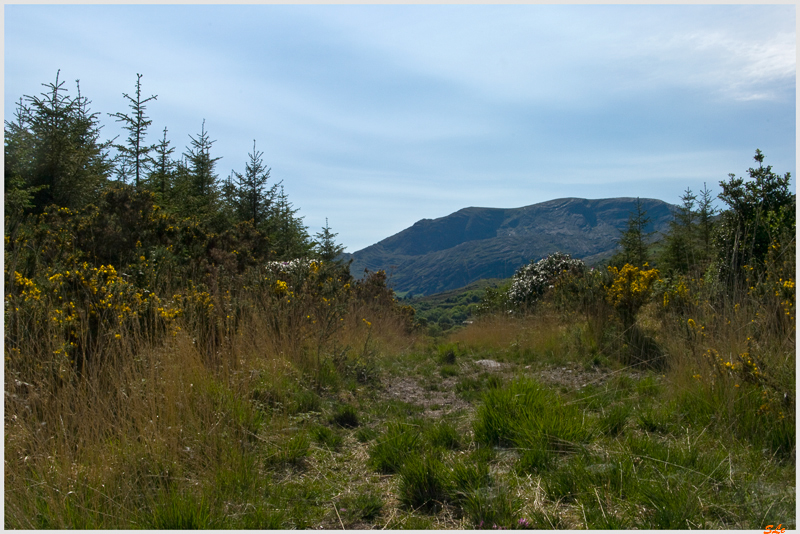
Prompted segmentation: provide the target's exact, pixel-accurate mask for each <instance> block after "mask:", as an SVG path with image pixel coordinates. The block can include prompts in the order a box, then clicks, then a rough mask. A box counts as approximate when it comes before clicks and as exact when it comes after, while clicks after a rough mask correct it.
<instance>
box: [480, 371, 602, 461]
mask: <svg viewBox="0 0 800 534" xmlns="http://www.w3.org/2000/svg"><path fill="white" fill-rule="evenodd" d="M473 427H474V431H475V439H476V440H477V441H478V442H480V443H484V444H487V445H500V446H516V447H519V448H523V449H524V448H531V447H534V446H537V445H538V444H546V445H547V447H548V448H551V449H554V450H561V451H569V450H573V449H574V447H575V446H576V445H577V444H579V443H582V442H585V441H587V440H588V439H589V437H590V436H591V432H590V431H589V429H588V428H587V427H586V426H585V424H584V418H583V417H582V414H581V413H580V410H579V409H578V408H577V407H576V406H575V405H569V404H564V403H563V402H562V401H561V399H560V398H559V396H558V394H557V393H555V392H554V391H552V390H549V389H547V388H545V387H542V386H540V385H539V384H537V383H536V382H534V381H530V380H525V379H519V380H515V381H514V382H512V383H511V384H510V385H508V386H507V387H504V388H499V389H492V390H489V391H488V392H486V394H484V397H483V404H482V405H481V406H480V407H479V408H478V411H477V415H476V419H475V422H474V424H473Z"/></svg>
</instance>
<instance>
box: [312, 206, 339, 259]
mask: <svg viewBox="0 0 800 534" xmlns="http://www.w3.org/2000/svg"><path fill="white" fill-rule="evenodd" d="M337 235H339V234H336V233H333V232H331V227H330V226H329V225H328V218H327V217H325V226H324V227H323V228H322V231H321V232H318V233H317V234H316V238H317V241H316V243H315V248H316V253H317V256H318V257H319V259H321V260H322V261H328V262H336V263H338V261H336V258H338V257H339V256H340V255H341V254H342V252H344V247H343V246H342V245H339V244H337V243H336V241H335V238H336V236H337Z"/></svg>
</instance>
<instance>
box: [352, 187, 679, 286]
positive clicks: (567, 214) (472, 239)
mask: <svg viewBox="0 0 800 534" xmlns="http://www.w3.org/2000/svg"><path fill="white" fill-rule="evenodd" d="M636 200H637V199H636V198H632V197H617V198H606V199H583V198H576V197H568V198H559V199H554V200H549V201H546V202H540V203H537V204H531V205H528V206H522V207H520V208H481V207H474V206H472V207H467V208H462V209H460V210H458V211H456V212H454V213H451V214H450V215H446V216H444V217H439V218H437V219H421V220H419V221H417V222H415V223H414V224H413V225H411V226H410V227H408V228H406V229H405V230H402V231H400V232H398V233H396V234H394V235H392V236H389V237H387V238H385V239H383V240H381V241H379V242H378V243H375V244H373V245H370V246H368V247H366V248H364V249H361V250H359V251H357V252H354V253H352V254H345V255H344V257H345V259H352V260H353V261H352V264H351V270H352V271H353V272H354V273H360V272H362V271H363V270H364V269H369V270H373V271H374V270H378V269H383V270H385V271H386V272H387V273H389V274H390V275H391V279H390V280H391V284H392V286H393V287H394V289H395V290H396V291H398V292H410V293H413V294H417V295H430V294H433V293H439V292H442V291H447V290H450V289H455V288H457V287H462V286H465V285H467V284H469V283H471V282H474V281H476V280H480V279H482V278H507V277H509V276H511V275H512V274H514V271H515V270H516V269H517V268H519V267H520V266H521V265H524V264H526V263H528V262H529V261H530V260H532V259H533V260H538V259H540V258H542V257H544V256H546V255H548V254H550V253H552V252H556V251H560V252H565V253H568V254H571V255H572V256H573V257H575V258H580V259H583V260H584V261H586V262H587V263H592V262H594V261H597V260H599V259H602V258H604V257H608V256H610V255H611V254H612V253H613V251H614V249H615V248H616V247H617V241H618V240H619V237H620V234H621V232H622V231H623V230H624V229H625V228H626V226H627V222H628V218H629V215H630V212H631V211H632V210H634V209H635V205H636ZM639 201H640V202H641V203H642V207H643V208H644V209H645V210H646V212H647V215H648V217H650V219H651V221H650V224H649V225H648V227H647V228H646V231H648V232H651V231H653V232H663V231H664V230H666V228H667V227H668V224H669V221H670V220H671V219H672V217H673V209H674V208H675V207H676V206H673V205H671V204H668V203H666V202H664V201H662V200H658V199H643V198H639Z"/></svg>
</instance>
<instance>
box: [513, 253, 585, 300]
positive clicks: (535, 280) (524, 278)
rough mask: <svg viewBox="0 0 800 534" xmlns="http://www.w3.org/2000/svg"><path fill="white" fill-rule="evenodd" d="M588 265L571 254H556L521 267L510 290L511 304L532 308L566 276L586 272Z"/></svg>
mask: <svg viewBox="0 0 800 534" xmlns="http://www.w3.org/2000/svg"><path fill="white" fill-rule="evenodd" d="M585 269H586V265H585V264H584V263H583V262H582V261H581V260H576V259H572V258H571V257H570V255H569V254H562V253H561V252H555V253H553V254H550V255H549V256H547V257H546V258H543V259H541V260H539V261H537V262H533V261H531V262H530V263H529V264H528V265H525V266H523V267H520V268H519V269H518V270H517V272H516V273H514V278H513V279H512V282H511V288H510V289H509V290H508V299H509V302H510V303H511V304H512V305H514V306H516V307H523V306H532V305H533V304H535V303H536V302H537V301H538V300H539V299H540V298H541V297H542V295H544V294H545V292H546V291H548V290H549V289H552V288H553V286H554V284H555V283H556V281H557V280H558V279H559V278H560V277H562V276H563V275H565V274H579V273H582V272H584V271H585Z"/></svg>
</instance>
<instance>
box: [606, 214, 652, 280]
mask: <svg viewBox="0 0 800 534" xmlns="http://www.w3.org/2000/svg"><path fill="white" fill-rule="evenodd" d="M650 223H651V220H650V217H649V216H648V214H647V210H646V209H645V208H644V205H643V204H642V202H641V200H639V199H638V198H637V199H636V204H635V205H634V208H633V211H631V212H630V216H629V217H628V225H627V228H626V229H625V231H624V232H622V236H621V237H620V238H619V246H620V248H621V249H622V250H620V252H619V253H617V254H616V255H615V256H614V259H612V261H611V263H612V264H613V265H619V266H622V265H624V264H626V263H630V264H631V265H634V266H636V267H639V268H641V267H644V264H645V263H647V262H648V257H649V254H648V245H649V240H650V236H651V235H652V234H653V232H652V230H650V231H648V230H649V229H650V228H651V227H652V225H651V224H650Z"/></svg>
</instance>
